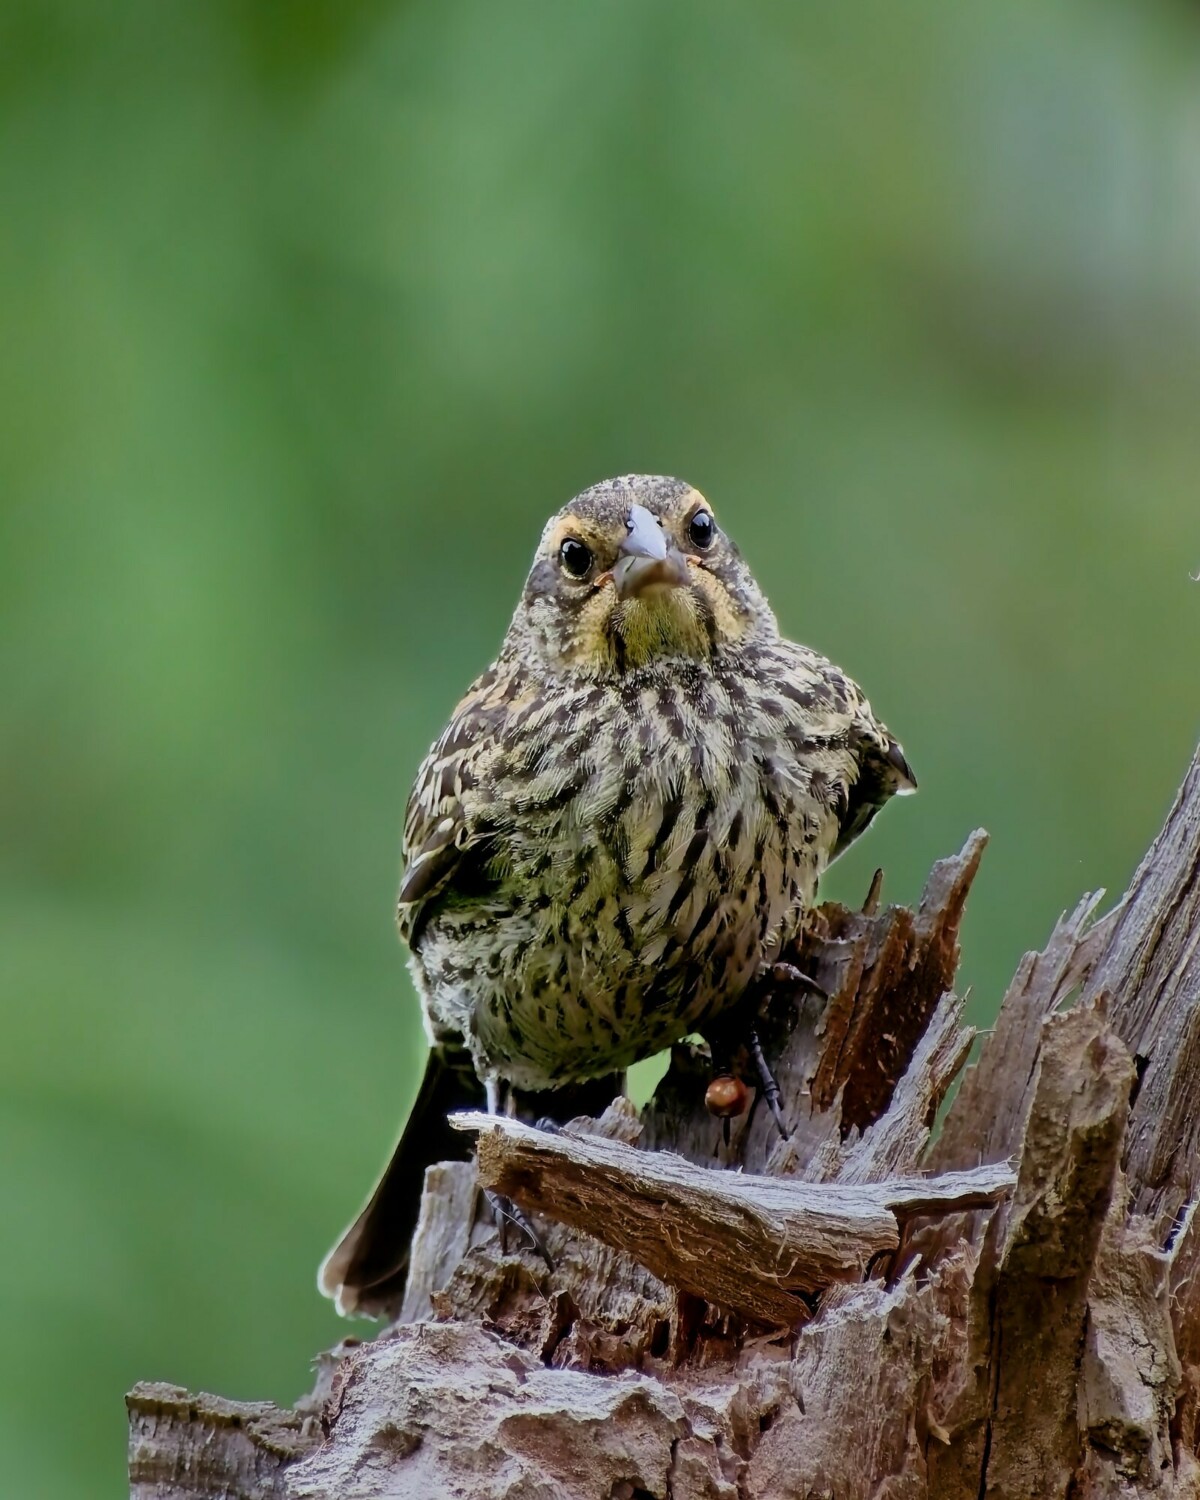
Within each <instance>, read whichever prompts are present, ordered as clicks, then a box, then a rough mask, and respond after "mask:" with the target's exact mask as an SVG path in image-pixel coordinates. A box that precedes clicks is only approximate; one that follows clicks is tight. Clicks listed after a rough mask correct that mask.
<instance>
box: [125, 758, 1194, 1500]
mask: <svg viewBox="0 0 1200 1500" xmlns="http://www.w3.org/2000/svg"><path fill="white" fill-rule="evenodd" d="M985 842H986V840H985V837H984V836H983V835H982V834H979V833H977V834H975V835H973V836H972V837H971V839H970V840H968V842H967V845H966V847H965V849H964V850H963V851H962V853H961V854H959V855H957V856H956V857H954V858H953V859H948V860H944V861H942V862H941V863H940V864H938V865H937V866H935V868H934V870H933V872H932V874H931V876H930V879H929V883H928V885H927V887H926V890H925V894H924V897H923V899H922V901H921V905H920V907H919V909H918V910H917V911H916V912H915V913H914V912H912V911H909V910H907V909H906V908H903V907H892V908H889V909H888V910H886V911H883V912H879V911H877V910H875V903H874V898H873V897H872V898H869V899H868V905H867V909H865V910H863V911H858V912H854V911H849V910H847V909H845V908H843V907H840V906H835V905H826V906H824V907H822V908H821V909H820V910H819V911H818V912H817V913H815V916H814V920H813V922H812V924H811V928H810V931H809V933H808V935H807V936H806V938H805V940H804V942H803V944H802V946H801V949H800V951H799V952H797V953H795V954H792V955H790V957H791V958H792V959H793V960H794V961H795V962H796V963H797V964H798V965H799V966H800V967H801V968H802V969H803V970H804V971H805V972H806V973H808V974H810V975H812V976H813V977H814V978H815V979H816V980H817V981H818V983H819V985H820V986H821V988H822V989H823V990H824V991H825V992H827V994H828V996H829V998H828V1000H818V999H817V998H815V997H814V996H813V995H807V996H806V997H804V998H803V999H801V1000H800V1001H797V1000H796V999H795V998H794V997H792V996H787V995H784V994H782V993H780V994H775V995H772V996H770V997H768V999H767V1001H766V1003H765V1005H764V1013H763V1025H762V1033H763V1040H764V1043H765V1044H766V1050H767V1053H768V1055H769V1056H771V1057H772V1058H774V1059H777V1061H778V1077H779V1082H780V1084H781V1086H782V1090H783V1103H784V1110H785V1114H786V1116H787V1121H788V1125H789V1127H790V1137H789V1139H788V1140H787V1141H783V1140H781V1139H780V1138H779V1136H778V1133H777V1131H776V1130H775V1127H774V1125H773V1123H772V1121H771V1119H770V1116H769V1114H768V1113H767V1111H766V1109H765V1108H753V1109H752V1110H751V1111H750V1113H749V1114H748V1115H747V1116H744V1117H743V1119H742V1120H740V1121H738V1122H736V1124H735V1127H734V1130H733V1133H732V1136H731V1139H730V1141H729V1143H728V1144H725V1143H724V1142H723V1140H722V1138H721V1133H720V1128H719V1126H718V1124H717V1123H716V1122H714V1121H713V1120H712V1119H711V1117H710V1116H709V1115H708V1114H707V1112H706V1110H705V1108H704V1104H703V1096H704V1086H705V1084H706V1082H707V1073H706V1064H705V1060H704V1059H703V1058H702V1057H701V1056H700V1055H699V1054H697V1053H696V1052H695V1051H694V1050H693V1049H691V1048H689V1047H679V1048H676V1049H675V1052H674V1055H673V1058H672V1064H671V1068H670V1070H669V1072H668V1074H667V1076H666V1077H665V1078H664V1080H663V1082H662V1084H661V1086H660V1087H659V1089H658V1092H657V1094H656V1096H655V1098H654V1099H653V1100H652V1102H651V1103H650V1105H649V1106H647V1108H646V1109H645V1110H644V1111H642V1113H641V1115H640V1116H639V1115H638V1114H637V1112H636V1111H635V1110H634V1109H633V1108H632V1106H631V1105H629V1103H628V1102H627V1101H618V1103H617V1104H615V1105H614V1106H612V1108H610V1109H609V1110H608V1112H607V1113H606V1114H605V1116H604V1117H603V1118H602V1119H601V1120H598V1121H577V1122H575V1123H574V1124H573V1125H572V1126H570V1127H568V1129H567V1130H566V1131H564V1132H563V1133H562V1134H547V1133H545V1132H539V1131H536V1130H533V1129H530V1128H529V1127H527V1126H523V1125H521V1124H519V1123H517V1122H509V1121H502V1122H498V1121H495V1120H491V1119H487V1118H485V1117H482V1116H477V1115H476V1116H465V1117H463V1118H462V1119H461V1121H460V1122H459V1123H460V1124H461V1126H462V1128H464V1129H466V1130H470V1131H475V1132H477V1133H478V1136H479V1152H478V1175H479V1177H480V1179H482V1181H483V1182H484V1183H485V1184H487V1185H489V1186H493V1187H496V1188H498V1189H499V1190H501V1191H502V1192H504V1193H507V1194H509V1195H510V1196H512V1197H513V1198H515V1199H516V1200H517V1201H518V1202H519V1203H521V1204H522V1206H523V1207H524V1208H525V1209H526V1210H528V1211H529V1212H531V1213H533V1214H535V1215H537V1216H539V1219H540V1222H541V1224H542V1225H543V1226H544V1229H545V1238H546V1242H547V1245H548V1248H549V1250H550V1253H551V1257H552V1259H553V1261H554V1270H553V1271H548V1270H547V1269H546V1268H545V1266H544V1265H543V1263H542V1262H541V1261H539V1260H538V1259H537V1258H536V1257H534V1256H532V1255H530V1254H525V1253H519V1252H514V1253H511V1254H508V1255H505V1256H502V1255H501V1254H500V1251H499V1246H498V1242H497V1236H496V1233H495V1231H494V1229H492V1228H491V1227H490V1225H489V1224H487V1223H486V1222H480V1221H478V1220H477V1217H476V1212H475V1200H476V1198H477V1196H478V1195H477V1194H476V1192H475V1180H476V1178H475V1174H476V1169H475V1168H474V1167H470V1166H465V1165H461V1164H446V1165H444V1166H442V1167H439V1168H434V1169H432V1170H431V1171H430V1173H429V1174H428V1177H427V1179H426V1189H425V1198H424V1201H423V1205H422V1218H421V1224H420V1227H419V1229H418V1231H417V1237H416V1240H415V1242H414V1253H413V1264H412V1271H411V1274H410V1279H409V1285H408V1289H407V1293H406V1296H405V1299H404V1303H403V1306H402V1307H401V1308H399V1309H397V1313H398V1318H397V1321H396V1322H395V1323H394V1324H393V1325H392V1326H391V1327H389V1328H388V1329H387V1330H386V1331H385V1332H383V1333H381V1334H380V1335H379V1337H377V1338H376V1339H375V1340H374V1341H373V1342H370V1343H365V1344H364V1343H358V1342H356V1341H353V1340H347V1341H346V1342H345V1343H344V1344H343V1345H341V1346H340V1347H339V1348H338V1349H336V1350H334V1351H333V1352H332V1353H331V1354H330V1355H328V1356H326V1357H325V1360H324V1362H323V1365H322V1374H321V1378H320V1380H319V1382H318V1387H317V1390H316V1391H315V1392H314V1394H313V1395H312V1396H311V1397H309V1398H308V1399H307V1400H306V1401H305V1402H303V1403H301V1404H300V1406H299V1407H298V1408H297V1410H296V1411H294V1412H288V1411H281V1410H279V1409H277V1408H275V1407H272V1406H269V1405H266V1404H259V1405H238V1404H236V1403H232V1402H228V1401H223V1400H220V1399H217V1398H214V1397H210V1396H189V1395H188V1394H187V1393H185V1392H184V1391H182V1390H179V1389H177V1388H175V1387H170V1386H154V1385H142V1386H139V1387H137V1388H136V1389H135V1390H134V1391H133V1392H132V1393H131V1394H130V1396H129V1398H128V1407H129V1415H130V1480H131V1486H132V1493H133V1495H134V1496H135V1497H138V1500H148V1497H150V1496H156V1497H170V1500H193V1497H199V1496H218V1495H220V1496H229V1497H245V1500H251V1497H254V1500H257V1497H263V1496H279V1497H290V1500H316V1497H337V1500H375V1497H383V1496H387V1497H393V1500H395V1497H412V1500H434V1497H439V1496H442V1495H447V1496H449V1495H456V1496H463V1497H469V1500H499V1497H508V1500H516V1497H521V1500H617V1497H622V1500H634V1497H656V1500H664V1497H671V1500H750V1497H763V1500H787V1497H792V1496H795V1497H818V1496H821V1497H825V1496H828V1497H836V1500H885V1497H886V1500H978V1497H982V1496H988V1497H997V1500H999V1497H1011V1500H1029V1497H1035V1496H1038V1497H1040V1496H1047V1497H1050V1496H1056V1497H1064V1500H1066V1497H1072V1500H1085V1497H1093V1500H1100V1497H1106V1500H1107V1497H1118V1496H1120V1497H1123V1500H1125V1497H1127V1500H1133V1497H1155V1500H1176V1497H1181V1496H1192V1497H1198V1500H1200V1462H1198V1460H1197V1446H1198V1439H1200V1430H1198V1429H1200V1215H1198V1214H1197V1201H1198V1188H1200V874H1198V859H1200V756H1198V758H1197V759H1196V760H1195V761H1193V764H1192V766H1191V769H1190V771H1189V773H1188V776H1187V779H1186V780H1185V782H1184V785H1183V787H1182V789H1181V791H1180V794H1179V797H1178V799H1177V801H1176V804H1175V806H1174V808H1173V809H1172V811H1171V814H1170V816H1169V818H1168V820H1167V823H1166V826H1165V827H1164V829H1163V831H1162V833H1161V834H1160V835H1159V837H1158V839H1157V840H1156V842H1155V844H1154V846H1153V848H1152V849H1151V850H1150V852H1149V854H1148V855H1147V857H1146V859H1145V861H1144V862H1143V864H1142V866H1141V868H1140V869H1139V870H1138V872H1137V874H1136V875H1135V877H1134V880H1133V883H1132V885H1131V886H1130V889H1129V891H1128V893H1127V894H1126V896H1125V898H1124V900H1123V901H1122V902H1121V903H1120V904H1119V905H1118V906H1117V907H1116V908H1115V909H1114V910H1113V911H1111V912H1110V913H1109V914H1108V915H1107V916H1105V917H1103V918H1101V919H1100V920H1098V921H1097V920H1094V914H1095V911H1096V907H1097V905H1098V898H1095V897H1087V898H1085V899H1084V900H1083V901H1082V902H1081V903H1080V905H1079V906H1078V907H1077V908H1076V909H1075V911H1074V912H1072V913H1071V914H1070V915H1068V916H1065V917H1064V918H1062V920H1061V921H1060V922H1059V923H1058V925H1057V927H1056V928H1055V929H1054V932H1053V933H1052V935H1051V937H1050V941H1049V942H1048V944H1047V945H1046V948H1045V949H1044V950H1043V951H1042V952H1041V953H1038V954H1030V955H1028V956H1027V957H1026V958H1025V959H1024V960H1023V961H1022V963H1021V966H1020V968H1019V969H1018V971H1017V974H1016V977H1015V978H1014V980H1013V982H1012V984H1011V986H1010V987H1009V990H1008V993H1007V995H1006V996H1005V998H1004V1004H1003V1007H1002V1009H1001V1012H1000V1016H999V1019H998V1021H997V1023H996V1027H995V1030H994V1031H993V1032H991V1033H990V1034H989V1035H988V1036H987V1038H986V1039H985V1040H984V1042H983V1045H982V1048H981V1050H980V1053H979V1057H978V1060H977V1062H976V1063H975V1065H974V1066H973V1067H971V1068H969V1069H968V1070H967V1072H966V1074H965V1076H964V1079H963V1083H962V1086H961V1088H960V1090H959V1092H958V1094H957V1096H956V1098H955V1100H954V1102H953V1104H952V1105H951V1107H950V1109H949V1111H948V1113H947V1115H946V1118H945V1121H944V1125H943V1128H942V1130H941V1131H940V1133H939V1134H938V1136H937V1138H936V1140H932V1139H931V1138H932V1134H933V1123H934V1117H935V1115H936V1113H937V1110H938V1107H939V1105H940V1104H941V1102H942V1100H943V1099H944V1098H945V1095H946V1091H947V1090H948V1088H949V1087H950V1084H951V1082H952V1081H953V1080H954V1078H955V1076H956V1075H957V1073H958V1072H959V1070H960V1069H961V1067H962V1065H963V1063H964V1062H965V1061H966V1058H967V1054H968V1052H969V1050H970V1047H971V1043H972V1033H971V1032H970V1030H969V1029H968V1028H965V1027H964V1026H963V1025H962V1019H961V1010H962V1007H961V1004H960V1002H959V1001H958V999H957V998H956V997H955V995H954V993H953V988H952V986H953V981H954V974H955V970H956V967H957V963H958V929H959V923H960V920H961V917H962V911H963V905H964V902H965V900H966V896H967V892H968V890H969V888H970V885H971V881H972V879H973V877H974V875H975V871H976V869H977V867H978V864H979V859H980V856H981V854H982V852H983V847H984V844H985ZM722 1169H723V1170H722Z"/></svg>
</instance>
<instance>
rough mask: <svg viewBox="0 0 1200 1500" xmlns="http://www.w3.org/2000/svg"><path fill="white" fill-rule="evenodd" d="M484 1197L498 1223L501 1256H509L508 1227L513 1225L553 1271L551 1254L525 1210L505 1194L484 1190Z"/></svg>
mask: <svg viewBox="0 0 1200 1500" xmlns="http://www.w3.org/2000/svg"><path fill="white" fill-rule="evenodd" d="M483 1196H484V1197H485V1198H486V1199H487V1203H488V1207H489V1208H490V1209H491V1211H492V1218H493V1219H494V1220H495V1223H496V1231H497V1233H498V1234H499V1236H500V1254H501V1255H507V1254H508V1226H509V1225H510V1224H513V1225H515V1226H516V1228H517V1229H519V1230H520V1232H521V1233H522V1234H523V1235H524V1236H525V1238H526V1239H527V1240H528V1241H529V1246H530V1248H531V1249H532V1250H534V1251H535V1252H536V1253H537V1254H538V1255H540V1256H541V1258H542V1259H543V1260H544V1261H545V1262H546V1267H547V1269H548V1270H551V1271H553V1269H554V1262H553V1261H552V1260H551V1259H550V1252H549V1250H547V1249H546V1247H545V1245H544V1244H543V1243H542V1238H541V1236H540V1235H539V1234H538V1232H537V1230H536V1229H535V1228H534V1227H533V1225H532V1223H531V1222H530V1220H529V1216H528V1215H527V1214H526V1213H525V1210H524V1209H523V1208H521V1207H519V1206H518V1205H517V1204H516V1203H514V1202H513V1200H512V1199H511V1198H506V1197H505V1196H504V1195H503V1193H493V1192H489V1191H488V1190H487V1189H486V1188H485V1189H484V1194H483Z"/></svg>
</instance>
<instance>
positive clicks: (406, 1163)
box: [317, 1050, 486, 1317]
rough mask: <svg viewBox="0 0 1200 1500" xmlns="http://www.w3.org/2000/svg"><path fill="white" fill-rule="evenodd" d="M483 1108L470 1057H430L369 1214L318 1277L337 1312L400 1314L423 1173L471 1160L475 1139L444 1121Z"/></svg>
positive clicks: (361, 1217) (343, 1239)
mask: <svg viewBox="0 0 1200 1500" xmlns="http://www.w3.org/2000/svg"><path fill="white" fill-rule="evenodd" d="M485 1102H486V1100H485V1094H484V1089H483V1085H482V1084H481V1083H480V1082H479V1080H478V1079H477V1078H476V1077H475V1072H474V1069H473V1068H472V1067H471V1061H470V1058H469V1056H468V1054H467V1053H466V1052H454V1053H445V1052H442V1051H441V1050H435V1051H433V1052H431V1053H430V1054H429V1060H428V1062H427V1063H426V1064H425V1077H424V1078H423V1079H422V1081H421V1091H420V1093H419V1094H418V1095H417V1102H416V1103H415V1104H414V1105H413V1107H412V1113H411V1114H410V1115H409V1117H408V1123H407V1124H406V1125H405V1127H404V1134H403V1135H402V1136H401V1137H400V1141H399V1144H398V1145H397V1146H396V1149H395V1151H393V1152H392V1159H391V1161H390V1162H388V1164H387V1166H386V1167H385V1168H384V1172H383V1176H382V1177H381V1178H380V1179H379V1183H378V1185H377V1187H376V1188H375V1191H374V1192H373V1193H372V1194H371V1198H370V1201H369V1202H368V1204H367V1206H366V1208H364V1209H363V1211H362V1213H360V1214H359V1216H358V1218H357V1219H355V1221H354V1223H353V1224H351V1226H350V1228H349V1229H347V1231H346V1232H345V1234H344V1235H343V1236H342V1237H341V1239H340V1240H339V1241H338V1243H337V1244H336V1245H335V1246H334V1248H333V1249H332V1250H331V1251H330V1252H329V1254H328V1255H327V1256H326V1257H325V1260H324V1262H323V1263H322V1265H321V1269H320V1271H319V1272H318V1273H317V1284H318V1286H319V1287H320V1289H321V1290H322V1291H323V1292H324V1293H325V1295H326V1296H327V1297H332V1298H333V1299H334V1301H335V1302H336V1304H337V1309H338V1311H339V1312H340V1313H344V1314H349V1313H360V1314H363V1315H364V1316H367V1317H381V1316H383V1315H385V1314H394V1313H395V1311H396V1310H397V1308H398V1307H399V1304H400V1300H401V1298H402V1297H403V1296H404V1283H405V1280H406V1278H407V1276H408V1250H409V1244H410V1242H411V1240H412V1237H413V1231H414V1230H415V1229H416V1227H417V1216H418V1214H419V1213H420V1209H421V1189H422V1186H423V1185H424V1182H425V1168H426V1167H429V1166H432V1165H433V1164H434V1162H439V1161H469V1160H470V1157H471V1150H472V1144H473V1143H472V1140H471V1138H470V1137H469V1136H464V1135H462V1134H461V1133H460V1132H459V1131H457V1130H451V1128H450V1126H449V1125H447V1124H446V1116H447V1115H448V1114H450V1113H451V1111H453V1110H458V1109H481V1108H483V1107H484V1104H485Z"/></svg>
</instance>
